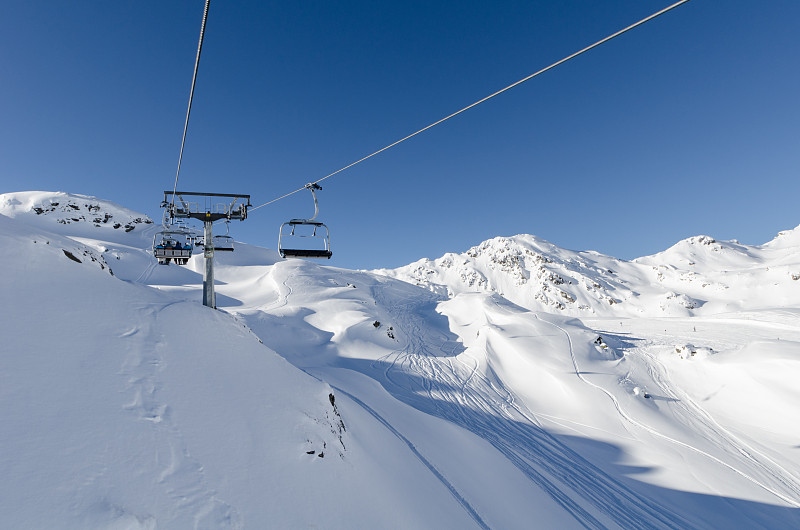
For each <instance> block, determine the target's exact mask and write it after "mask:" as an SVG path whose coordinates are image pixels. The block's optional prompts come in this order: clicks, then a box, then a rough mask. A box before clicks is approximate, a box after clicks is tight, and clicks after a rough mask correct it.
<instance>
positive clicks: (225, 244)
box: [212, 221, 233, 252]
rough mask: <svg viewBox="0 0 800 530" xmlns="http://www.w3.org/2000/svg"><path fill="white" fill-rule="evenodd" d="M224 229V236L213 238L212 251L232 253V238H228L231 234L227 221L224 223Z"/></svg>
mask: <svg viewBox="0 0 800 530" xmlns="http://www.w3.org/2000/svg"><path fill="white" fill-rule="evenodd" d="M225 227H226V228H227V231H226V232H225V235H224V236H214V237H213V238H212V242H213V243H214V250H215V251H217V250H221V251H223V252H233V238H232V237H231V236H230V233H231V225H230V223H228V222H227V221H226V222H225Z"/></svg>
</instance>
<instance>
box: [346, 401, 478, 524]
mask: <svg viewBox="0 0 800 530" xmlns="http://www.w3.org/2000/svg"><path fill="white" fill-rule="evenodd" d="M332 388H334V389H335V390H336V391H337V392H340V393H341V394H344V395H345V396H347V397H349V398H350V399H352V400H353V401H354V402H355V403H356V404H358V405H359V406H360V407H361V408H363V409H364V410H366V411H367V412H368V413H369V414H370V415H371V416H372V417H374V418H375V419H376V420H378V421H379V422H380V423H381V425H383V426H384V427H386V428H387V429H388V430H389V432H391V433H392V434H393V435H395V436H396V437H397V438H399V439H400V440H401V441H402V442H403V443H405V444H406V445H407V446H408V448H409V449H410V450H411V452H412V453H413V454H414V456H416V457H417V459H418V460H419V461H420V462H421V463H422V465H424V466H425V467H426V468H428V470H429V471H430V472H431V473H433V475H434V476H435V477H436V478H437V479H438V480H439V482H441V483H442V484H443V485H444V487H446V488H447V489H448V491H449V492H450V494H451V495H452V496H453V497H454V498H455V499H456V501H458V503H459V504H460V505H461V506H462V508H464V510H465V511H466V512H467V513H468V514H469V515H470V517H472V519H473V520H474V521H475V522H476V523H477V524H478V526H480V527H481V528H484V529H486V530H488V529H489V526H488V525H487V524H486V523H485V522H484V521H483V519H481V516H480V515H479V514H478V512H477V511H476V510H475V508H473V507H472V505H470V503H469V502H467V500H466V499H465V498H464V497H463V496H462V495H461V494H460V493H459V492H458V490H457V489H456V488H455V486H453V484H452V483H450V481H449V480H447V478H446V477H445V476H444V475H443V474H442V473H441V472H440V471H439V470H438V469H436V466H435V465H433V463H431V462H430V461H429V460H428V459H427V458H425V456H424V455H423V454H422V453H420V451H419V449H417V447H416V446H415V445H414V443H413V442H411V440H409V439H408V438H406V437H405V436H403V434H402V433H401V432H400V431H398V430H397V429H395V428H394V427H393V426H392V424H391V423H389V421H388V420H386V418H384V417H383V416H381V415H380V414H378V412H376V411H375V409H373V408H372V407H370V406H369V405H367V404H366V403H364V402H363V401H361V400H360V399H358V398H357V397H355V396H354V395H353V394H351V393H349V392H347V391H346V390H344V389H343V388H340V387H336V386H332Z"/></svg>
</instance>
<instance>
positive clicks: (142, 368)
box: [119, 302, 244, 530]
mask: <svg viewBox="0 0 800 530" xmlns="http://www.w3.org/2000/svg"><path fill="white" fill-rule="evenodd" d="M180 303H181V302H171V303H168V304H163V305H157V306H155V305H147V306H143V307H140V308H138V311H139V312H140V314H141V317H140V319H139V322H138V323H137V324H136V325H135V326H134V327H132V328H131V329H130V330H129V331H127V332H125V333H124V334H123V335H122V337H124V338H127V339H130V340H131V345H130V346H129V347H128V349H127V354H126V356H125V359H124V361H123V364H122V367H121V369H120V372H119V375H120V376H122V377H123V378H124V380H125V387H124V392H125V393H126V394H128V395H129V396H131V397H130V401H129V402H128V403H126V404H125V405H123V409H124V410H126V411H128V412H129V413H132V414H135V415H136V416H137V417H138V419H139V421H144V422H148V423H150V424H151V425H152V429H153V430H154V431H155V432H156V433H155V436H156V437H157V438H158V439H160V440H165V441H166V448H164V447H163V446H162V447H159V449H166V451H165V452H168V454H166V455H165V454H162V452H161V451H157V453H156V454H155V455H154V459H155V460H156V461H157V462H159V464H160V465H161V467H162V469H161V472H160V473H159V475H158V476H157V477H154V481H155V483H156V484H158V485H163V486H164V488H165V490H166V491H167V493H168V494H169V496H170V497H171V498H172V500H173V502H172V503H171V504H172V505H173V506H175V507H176V509H177V511H178V513H177V514H175V517H176V519H178V520H184V519H186V518H189V519H192V520H193V521H194V527H195V528H198V527H202V528H219V529H230V530H240V529H242V528H244V526H243V524H242V523H241V517H240V515H239V513H238V512H237V511H236V509H235V508H234V507H233V506H231V505H230V504H228V503H226V502H224V501H222V500H220V499H219V498H218V497H217V496H216V493H215V492H214V491H213V490H212V489H211V488H210V486H209V485H208V482H207V480H206V479H205V474H204V470H203V465H202V463H201V462H199V461H198V460H197V459H195V458H194V457H192V455H191V454H190V453H189V450H188V448H187V446H186V442H185V440H184V437H183V435H182V433H181V432H180V430H179V429H178V427H177V426H176V425H175V424H174V423H173V421H172V418H171V410H170V407H169V405H168V404H167V403H164V402H163V401H162V400H161V399H160V396H159V390H160V388H161V383H160V382H159V377H158V374H159V372H160V371H161V370H162V369H163V365H164V363H165V362H166V360H165V358H164V353H163V350H162V348H161V342H162V341H161V340H160V337H159V333H158V332H157V331H156V330H155V323H156V321H157V319H158V314H159V313H161V312H163V311H164V310H166V309H167V308H169V307H170V306H173V305H176V304H180Z"/></svg>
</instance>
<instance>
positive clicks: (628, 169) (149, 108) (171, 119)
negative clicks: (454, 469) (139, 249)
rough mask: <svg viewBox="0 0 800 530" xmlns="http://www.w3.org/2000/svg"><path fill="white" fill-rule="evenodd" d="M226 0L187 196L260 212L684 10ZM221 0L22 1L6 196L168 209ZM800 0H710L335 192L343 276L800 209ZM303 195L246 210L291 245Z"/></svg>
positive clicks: (3, 170)
mask: <svg viewBox="0 0 800 530" xmlns="http://www.w3.org/2000/svg"><path fill="white" fill-rule="evenodd" d="M670 3H672V2H670V1H655V0H652V1H651V0H605V1H588V0H575V1H563V2H553V1H550V2H544V1H533V0H528V1H502V0H498V1H493V2H485V1H484V2H475V1H458V2H455V1H439V2H431V1H417V0H409V1H404V2H382V1H374V0H373V1H340V2H333V1H308V2H273V1H263V0H258V1H256V0H249V1H244V0H240V1H228V2H225V1H220V0H216V1H212V4H211V10H210V14H209V19H208V24H207V29H206V39H205V42H204V46H203V56H202V60H201V64H200V71H199V76H198V81H197V87H196V92H195V100H194V105H193V108H192V117H191V122H190V124H189V132H188V137H187V141H186V150H185V152H184V159H183V166H182V169H181V177H180V183H179V186H178V187H179V189H185V190H194V191H214V192H222V193H249V194H251V195H252V197H253V199H252V200H253V203H254V204H256V205H258V204H262V203H264V202H267V201H269V200H271V199H273V198H275V197H277V196H280V195H283V194H284V193H287V192H289V191H292V190H294V189H297V188H299V187H300V186H302V185H303V184H305V183H306V182H309V181H313V180H317V179H319V178H321V177H323V176H325V175H327V174H329V173H331V172H332V171H335V170H337V169H339V168H341V167H343V166H346V165H348V164H350V163H351V162H353V161H355V160H358V159H359V158H361V157H363V156H365V155H367V154H369V153H371V152H373V151H375V150H377V149H380V148H381V147H383V146H385V145H387V144H390V143H392V142H394V141H395V140H398V139H399V138H402V137H403V136H405V135H407V134H409V133H411V132H414V131H416V130H418V129H420V128H422V127H424V126H426V125H428V124H429V123H431V122H433V121H436V120H438V119H439V118H441V117H443V116H446V115H448V114H450V113H451V112H454V111H456V110H458V109H460V108H462V107H464V106H466V105H468V104H470V103H472V102H473V101H475V100H477V99H480V98H482V97H484V96H485V95H488V94H489V93H492V92H494V91H495V90H498V89H500V88H502V87H504V86H506V85H509V84H511V83H512V82H514V81H516V80H518V79H520V78H522V77H525V76H526V75H528V74H530V73H532V72H534V71H536V70H539V69H540V68H542V67H544V66H547V65H549V64H551V63H553V62H555V61H557V60H559V59H561V58H562V57H564V56H566V55H569V54H570V53H572V52H574V51H577V50H578V49H581V48H583V47H584V46H586V45H589V44H591V43H593V42H595V41H597V40H599V39H600V38H602V37H605V36H606V35H608V34H610V33H613V32H614V31H616V30H618V29H620V28H622V27H624V26H626V25H628V24H631V23H633V22H635V21H637V20H639V19H641V18H643V17H645V16H647V15H649V14H650V13H652V12H655V11H657V10H659V9H661V8H663V7H666V6H667V5H669V4H670ZM203 4H204V2H203V1H202V0H192V1H191V2H189V1H181V2H163V1H152V0H142V1H138V2H133V1H114V2H108V1H107V0H104V1H99V0H85V1H82V2H69V3H68V2H55V1H39V0H27V1H24V2H23V1H19V0H9V1H7V2H6V3H5V4H4V10H3V16H2V17H0V79H2V81H1V82H0V123H2V127H0V184H1V186H0V191H1V192H10V191H23V190H53V191H57V190H60V191H68V192H73V193H83V194H89V195H96V196H98V197H102V198H106V199H110V200H112V201H114V202H117V203H120V204H123V205H125V206H127V207H130V208H133V209H135V210H139V211H142V212H144V213H147V214H149V215H151V216H152V217H154V219H157V218H159V217H160V210H159V208H158V205H159V203H160V200H161V197H162V191H163V190H165V189H171V188H172V184H173V180H174V177H175V168H176V165H177V159H178V150H179V147H180V140H181V134H182V131H183V122H184V116H185V112H186V103H187V99H188V93H189V86H190V82H191V76H192V69H193V67H194V57H195V52H196V46H197V38H198V34H199V29H200V21H201V18H202V10H203ZM798 21H800V2H797V1H796V0H772V1H770V2H752V1H746V0H726V1H722V0H693V1H691V2H689V3H688V4H685V5H683V6H681V7H679V8H677V9H676V10H674V11H672V12H670V13H668V14H666V15H664V16H662V17H660V18H658V19H656V20H654V21H652V22H650V23H648V24H646V25H644V26H642V27H640V28H637V29H635V30H633V31H632V32H630V33H627V34H625V35H623V36H621V37H619V38H618V39H616V40H614V41H612V42H610V43H608V44H606V45H604V46H602V47H600V48H597V49H595V50H592V51H591V52H589V53H587V54H585V55H582V56H581V57H579V58H577V59H575V60H573V61H570V62H568V63H566V64H564V65H562V66H560V67H558V68H556V69H554V70H551V71H549V72H547V73H545V74H543V75H542V76H539V77H537V78H535V79H533V80H531V81H529V82H527V83H525V84H523V85H521V86H519V87H516V88H514V89H512V90H511V91H509V92H506V93H504V94H502V95H501V96H498V97H497V98H494V99H492V100H490V101H488V102H487V103H484V104H482V105H480V106H478V107H476V108H474V109H472V110H470V111H468V112H466V113H464V114H462V115H460V116H458V117H456V118H454V119H452V120H450V121H448V122H446V123H445V124H442V125H441V126H438V127H436V128H434V129H431V130H430V131H427V132H425V133H423V134H421V135H419V136H417V137H415V138H413V139H411V140H409V141H408V142H405V143H403V144H401V145H399V146H397V147H395V148H393V149H391V150H389V151H387V152H385V153H383V154H381V155H378V156H376V157H374V158H372V159H370V160H368V161H366V162H364V163H362V164H360V165H358V166H356V167H354V168H352V169H350V170H347V171H345V172H343V173H341V174H339V175H337V176H335V177H332V178H330V179H328V180H326V181H325V182H324V183H323V187H324V190H323V191H322V192H321V193H320V201H321V214H320V218H321V219H322V220H323V221H325V222H326V223H327V224H328V225H329V226H330V228H331V237H332V243H333V250H334V258H333V259H332V260H331V262H330V264H332V265H336V266H341V267H348V268H375V267H396V266H400V265H403V264H406V263H409V262H411V261H414V260H416V259H419V258H422V257H431V258H435V257H439V256H441V255H442V254H444V253H445V252H451V251H452V252H463V251H464V250H466V249H467V248H469V247H470V246H472V245H476V244H478V243H480V242H481V241H483V240H485V239H488V238H490V237H494V236H499V235H514V234H517V233H531V234H535V235H538V236H540V237H543V238H545V239H548V240H550V241H551V242H553V243H555V244H557V245H559V246H562V247H566V248H570V249H574V250H589V249H592V250H597V251H600V252H603V253H606V254H611V255H614V256H617V257H621V258H626V259H631V258H635V257H637V256H641V255H646V254H650V253H653V252H657V251H660V250H663V249H665V248H667V247H668V246H670V245H671V244H673V243H675V242H676V241H678V240H680V239H682V238H685V237H689V236H692V235H697V234H708V235H712V236H714V237H717V238H720V239H732V238H736V239H739V240H740V241H742V242H744V243H753V244H758V243H763V242H765V241H768V240H769V239H771V238H772V237H773V236H774V235H775V233H776V232H777V231H779V230H783V229H787V228H793V227H795V226H797V225H798V224H800V213H798V212H800V209H799V208H798V200H800V178H799V177H800V170H799V168H800V102H799V101H798V94H800V69H798V67H797V65H798V64H800V39H798V38H797V23H798ZM312 212H313V206H312V203H311V198H310V194H307V193H302V194H297V195H294V196H292V197H290V198H288V199H285V200H282V201H280V202H278V203H275V204H274V205H271V206H268V207H265V208H261V209H259V210H257V211H255V212H253V215H252V216H251V217H250V218H249V219H248V220H247V221H245V222H243V223H235V224H233V225H232V235H233V236H234V237H235V238H236V239H238V240H241V241H245V242H249V243H253V244H258V245H262V246H268V247H272V248H274V246H275V245H276V242H277V232H278V226H279V225H280V223H281V222H282V221H284V220H286V219H288V218H291V217H305V216H308V215H310V214H311V213H312Z"/></svg>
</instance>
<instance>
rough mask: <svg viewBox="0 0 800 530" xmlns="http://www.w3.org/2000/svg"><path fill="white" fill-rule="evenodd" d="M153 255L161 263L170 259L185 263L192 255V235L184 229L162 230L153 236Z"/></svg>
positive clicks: (166, 263)
mask: <svg viewBox="0 0 800 530" xmlns="http://www.w3.org/2000/svg"><path fill="white" fill-rule="evenodd" d="M153 256H155V258H156V259H157V260H158V263H160V264H161V265H169V262H170V260H172V261H174V262H175V263H177V264H178V265H185V264H186V262H188V261H189V258H191V257H192V235H191V232H189V231H188V230H184V229H178V230H162V231H161V232H156V234H155V236H153Z"/></svg>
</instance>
